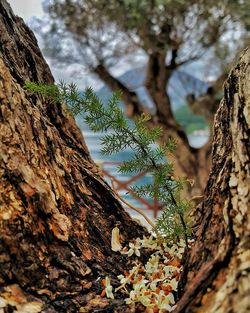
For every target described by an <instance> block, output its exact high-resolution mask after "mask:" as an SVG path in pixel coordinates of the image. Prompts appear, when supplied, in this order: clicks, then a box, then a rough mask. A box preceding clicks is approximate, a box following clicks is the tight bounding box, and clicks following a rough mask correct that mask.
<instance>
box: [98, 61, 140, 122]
mask: <svg viewBox="0 0 250 313" xmlns="http://www.w3.org/2000/svg"><path fill="white" fill-rule="evenodd" d="M93 71H94V73H95V74H97V75H98V76H99V78H100V79H101V80H102V81H103V82H105V84H106V85H107V86H108V87H109V88H110V89H111V90H112V91H118V90H119V91H121V92H122V95H121V98H122V100H123V101H124V103H125V110H126V114H127V116H128V117H135V116H138V115H140V114H142V113H143V112H144V111H145V108H144V107H143V105H142V103H141V102H140V100H139V98H138V96H137V95H136V93H135V92H134V91H130V90H129V89H128V88H127V87H126V86H125V85H124V84H123V83H122V82H121V81H119V80H118V79H117V78H115V77H114V76H113V75H112V74H111V73H110V72H109V71H108V69H107V68H106V67H105V66H104V65H103V64H99V65H97V66H96V67H95V68H94V69H93Z"/></svg>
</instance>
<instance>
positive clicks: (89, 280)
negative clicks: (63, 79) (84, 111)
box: [0, 0, 145, 313]
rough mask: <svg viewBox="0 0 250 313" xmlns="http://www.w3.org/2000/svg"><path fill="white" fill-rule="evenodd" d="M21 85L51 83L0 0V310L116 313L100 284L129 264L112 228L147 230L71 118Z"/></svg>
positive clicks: (26, 32)
mask: <svg viewBox="0 0 250 313" xmlns="http://www.w3.org/2000/svg"><path fill="white" fill-rule="evenodd" d="M26 80H29V81H39V82H44V83H47V84H50V83H53V77H52V75H51V72H50V70H49V68H48V66H47V64H46V62H45V61H44V59H43V57H42V55H41V52H40V50H39V48H38V46H37V42H36V39H35V37H34V35H33V33H32V32H31V31H30V29H29V28H28V27H27V26H26V25H25V24H24V22H23V20H22V19H21V18H18V17H16V16H14V15H13V13H12V11H11V9H10V7H9V5H8V3H7V2H6V1H5V0H1V1H0V312H1V313H2V312H29V313H32V312H41V311H42V312H92V311H93V310H103V312H109V311H110V312H113V309H112V306H113V304H111V303H110V302H109V301H107V300H103V299H102V298H100V296H99V294H100V293H101V290H102V286H101V279H100V277H104V276H105V275H106V274H107V273H108V274H109V276H110V275H111V276H112V275H117V274H118V273H120V270H121V269H123V268H125V267H126V263H125V262H126V261H125V260H124V259H123V258H122V257H120V256H116V254H115V253H113V252H112V251H111V245H110V242H111V230H112V228H114V227H115V226H116V225H118V226H119V229H120V231H121V234H122V238H123V240H124V241H126V240H128V239H130V238H134V237H135V236H139V235H141V234H143V233H144V232H145V230H144V229H143V228H142V227H141V226H139V225H138V224H137V223H136V222H134V221H133V220H131V218H130V217H129V216H128V214H127V213H125V212H124V210H123V209H122V207H121V206H120V204H119V203H118V202H117V200H116V199H115V197H114V196H113V194H112V191H111V190H110V188H109V187H108V185H107V184H106V183H105V182H104V181H103V179H102V177H101V175H100V172H99V170H98V168H97V167H96V165H95V164H94V163H93V161H92V159H91V157H90V155H89V152H88V150H87V147H86V145H85V143H84V140H83V137H82V134H81V132H80V130H79V129H78V127H77V126H76V124H75V121H74V119H73V117H72V116H71V115H70V114H69V113H68V112H67V110H66V109H65V107H64V106H63V105H62V104H60V103H58V104H54V103H50V102H49V101H48V100H46V99H44V98H42V97H40V96H37V95H31V94H29V93H28V92H27V91H26V90H25V89H24V88H23V85H24V82H25V81H26ZM128 230H129V231H128ZM116 301H117V302H113V303H116V305H117V311H121V312H125V309H124V307H123V305H122V301H120V300H116Z"/></svg>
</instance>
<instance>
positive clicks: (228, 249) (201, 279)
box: [176, 49, 250, 313]
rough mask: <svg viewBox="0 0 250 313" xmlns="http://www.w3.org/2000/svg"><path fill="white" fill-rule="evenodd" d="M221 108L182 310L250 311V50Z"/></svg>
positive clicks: (189, 256) (237, 68) (231, 80)
mask: <svg viewBox="0 0 250 313" xmlns="http://www.w3.org/2000/svg"><path fill="white" fill-rule="evenodd" d="M224 89H225V94H224V98H223V100H222V101H221V104H220V107H219V110H218V112H217V114H216V119H215V125H214V138H213V155H212V169H211V174H210V177H209V181H208V184H207V187H206V191H205V197H204V201H203V203H202V205H201V206H200V207H199V208H198V209H197V211H196V222H197V231H196V239H195V243H194V246H193V248H192V249H191V251H189V252H188V254H187V256H186V259H185V271H184V274H183V277H182V284H181V287H180V289H182V293H183V296H182V298H181V300H180V301H179V303H178V308H177V310H176V312H202V313H204V312H207V313H226V312H232V313H233V312H235V313H236V312H237V313H246V312H249V311H250V301H249V295H250V285H249V281H250V275H249V273H250V249H249V248H250V218H249V216H250V211H249V210H250V206H249V204H250V145H249V134H250V50H249V49H248V50H246V51H245V53H244V54H243V55H242V56H241V58H240V60H239V62H238V64H237V65H236V66H235V67H234V69H233V70H232V71H231V73H230V75H229V77H228V79H227V81H226V83H225V85H224Z"/></svg>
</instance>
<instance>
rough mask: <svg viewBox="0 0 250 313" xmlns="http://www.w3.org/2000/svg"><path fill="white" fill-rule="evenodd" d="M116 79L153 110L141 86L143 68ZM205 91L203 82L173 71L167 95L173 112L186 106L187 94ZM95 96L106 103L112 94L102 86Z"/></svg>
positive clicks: (181, 72) (143, 76)
mask: <svg viewBox="0 0 250 313" xmlns="http://www.w3.org/2000/svg"><path fill="white" fill-rule="evenodd" d="M118 79H119V80H120V81H121V82H122V83H123V84H124V85H125V86H127V87H128V88H129V89H131V90H133V91H135V92H136V93H137V95H138V96H139V98H140V99H141V101H142V102H143V103H144V104H145V105H146V106H147V107H149V108H153V103H152V100H151V98H150V96H149V94H148V93H147V90H146V89H145V87H144V86H143V82H144V79H145V68H144V67H140V68H136V69H132V70H129V71H127V72H126V73H124V74H122V75H121V76H119V77H118ZM206 89H207V84H206V83H205V82H203V81H201V80H199V79H197V78H195V77H194V76H192V75H190V74H188V73H186V72H184V71H175V72H174V73H173V75H172V77H171V78H170V81H169V86H168V93H169V96H170V99H171V103H172V108H173V110H176V109H177V108H179V107H181V106H183V105H185V104H186V96H187V95H188V94H190V93H194V94H195V95H198V94H200V93H203V92H204V91H205V90H206ZM97 94H98V96H99V97H100V98H101V99H102V100H103V101H107V100H108V99H109V98H110V96H111V94H112V92H111V91H110V89H109V88H108V87H106V86H103V87H102V88H101V89H99V91H97Z"/></svg>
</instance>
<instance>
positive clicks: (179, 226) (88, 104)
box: [26, 82, 191, 244]
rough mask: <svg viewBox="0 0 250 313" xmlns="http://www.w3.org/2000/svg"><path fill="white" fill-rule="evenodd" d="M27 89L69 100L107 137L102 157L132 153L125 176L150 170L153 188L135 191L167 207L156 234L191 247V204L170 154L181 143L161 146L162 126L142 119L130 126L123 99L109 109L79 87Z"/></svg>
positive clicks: (35, 86)
mask: <svg viewBox="0 0 250 313" xmlns="http://www.w3.org/2000/svg"><path fill="white" fill-rule="evenodd" d="M26 88H27V89H28V90H30V91H32V92H36V93H40V94H42V95H44V96H46V97H49V98H50V99H52V100H53V101H63V102H65V103H66V104H67V105H68V108H69V110H70V111H71V112H72V113H73V115H81V116H82V117H83V118H84V119H85V121H86V123H87V125H88V126H89V128H90V129H91V130H92V131H94V132H103V133H104V136H103V137H102V138H101V146H102V149H101V152H102V154H104V155H110V154H113V153H117V152H120V151H122V150H125V149H127V148H130V149H132V151H133V152H134V153H133V156H132V157H131V158H130V160H127V161H124V162H123V163H122V164H121V165H120V166H119V171H120V172H121V173H131V172H133V173H136V172H137V173H139V172H142V171H148V172H149V173H151V175H152V184H144V185H142V186H135V187H133V188H131V189H133V192H135V193H136V194H137V195H138V196H139V197H149V198H152V199H153V198H157V199H158V201H159V203H161V205H162V207H163V209H164V210H163V213H162V215H161V216H160V217H159V218H158V220H157V222H156V231H157V232H158V233H160V234H161V235H162V236H163V237H166V238H168V239H170V238H171V239H172V240H179V239H180V238H184V239H185V241H186V244H187V241H188V236H189V235H190V233H191V232H190V228H189V227H188V221H187V215H188V211H189V208H190V205H191V204H190V202H189V201H187V200H183V199H182V198H181V190H182V189H183V188H184V185H185V183H186V182H185V181H184V180H179V179H175V178H174V166H173V163H172V162H170V161H169V160H168V159H167V155H168V154H169V153H172V152H173V151H174V149H175V146H176V143H175V141H174V140H173V139H170V140H169V141H168V142H167V143H166V144H165V145H161V146H156V145H155V143H156V142H157V141H159V138H160V136H161V135H162V130H161V128H159V127H156V128H152V129H148V128H147V127H146V126H145V124H146V122H147V121H148V120H149V119H150V116H149V115H148V114H142V115H141V116H140V117H138V118H137V119H136V120H135V121H134V122H131V121H129V120H128V119H127V118H126V117H125V115H124V113H123V112H122V110H121V109H120V108H119V106H118V103H119V100H120V94H119V93H114V94H113V96H112V97H111V99H110V100H109V101H108V103H107V105H104V104H103V103H102V101H101V100H100V99H99V98H98V97H97V96H96V95H95V93H94V92H93V90H92V89H91V88H88V89H86V91H85V93H84V94H81V93H80V92H79V91H78V89H77V86H76V85H75V84H73V83H72V84H70V85H66V84H65V83H63V82H61V83H60V84H59V85H58V86H55V85H52V86H46V85H43V84H36V83H33V82H27V83H26Z"/></svg>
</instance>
